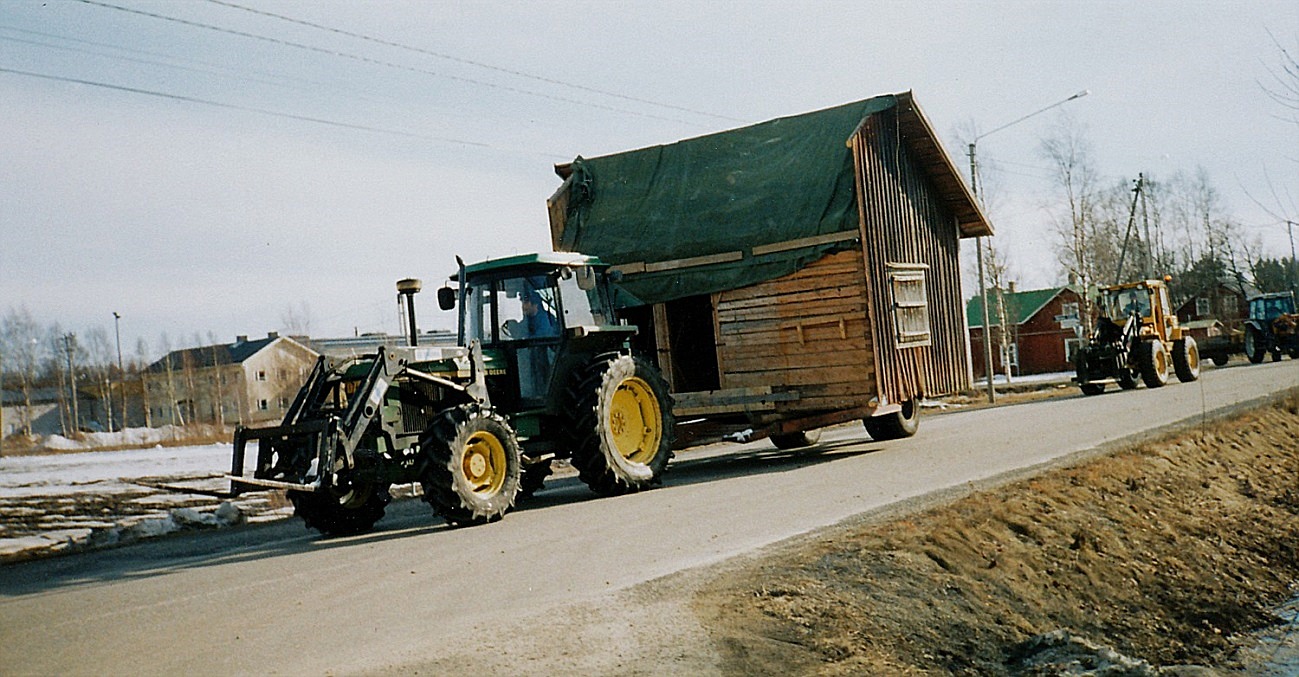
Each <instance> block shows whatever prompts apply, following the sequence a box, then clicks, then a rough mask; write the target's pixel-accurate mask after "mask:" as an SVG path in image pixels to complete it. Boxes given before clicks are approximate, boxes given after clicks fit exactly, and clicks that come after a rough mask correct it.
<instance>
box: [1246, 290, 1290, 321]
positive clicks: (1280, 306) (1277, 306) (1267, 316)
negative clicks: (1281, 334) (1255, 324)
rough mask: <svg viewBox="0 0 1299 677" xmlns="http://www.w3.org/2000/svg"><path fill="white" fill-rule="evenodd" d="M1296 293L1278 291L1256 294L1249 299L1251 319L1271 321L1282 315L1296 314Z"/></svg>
mask: <svg viewBox="0 0 1299 677" xmlns="http://www.w3.org/2000/svg"><path fill="white" fill-rule="evenodd" d="M1294 310H1295V309H1294V294H1293V293H1291V292H1288V291H1286V292H1276V293H1272V294H1263V295H1262V296H1255V297H1254V298H1252V299H1250V300H1249V319H1251V320H1257V321H1259V322H1271V321H1272V320H1275V319H1276V318H1278V317H1281V316H1282V315H1293V314H1294Z"/></svg>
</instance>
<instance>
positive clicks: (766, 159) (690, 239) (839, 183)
mask: <svg viewBox="0 0 1299 677" xmlns="http://www.w3.org/2000/svg"><path fill="white" fill-rule="evenodd" d="M900 98H902V99H904V100H905V101H906V103H907V104H908V105H907V107H906V108H907V112H908V113H911V114H914V115H915V116H917V117H918V118H923V116H920V114H919V113H918V111H915V110H914V107H913V104H911V100H910V95H909V94H902V95H892V94H891V95H886V96H879V97H874V98H871V99H866V100H864V101H857V102H853V103H849V104H844V105H841V106H836V107H834V108H827V109H824V110H820V111H815V112H812V113H805V114H802V115H796V116H792V117H786V118H779V119H776V120H771V121H768V122H763V123H759V124H756V125H752V126H749V127H743V128H740V129H735V130H730V131H725V132H719V133H716V134H710V135H707V136H701V137H697V138H693V139H687V140H684V141H679V142H677V143H673V144H668V145H663V146H653V147H650V148H643V149H640V150H634V151H628V152H625V153H618V154H614V155H607V156H603V157H597V158H590V159H586V158H582V157H578V158H577V159H576V160H574V161H573V162H572V163H571V164H569V165H564V166H561V167H559V168H557V171H558V172H559V173H560V175H561V176H566V177H568V180H567V181H566V183H565V186H567V196H566V198H567V210H566V211H565V212H564V215H563V224H562V226H561V227H560V228H555V227H554V226H555V224H553V223H552V229H554V232H555V235H556V242H555V246H556V248H557V249H559V250H561V251H575V252H582V253H584V254H593V255H596V256H599V257H600V258H601V259H602V260H604V261H605V262H607V263H611V264H613V265H615V266H622V267H623V268H625V269H627V270H628V271H629V273H628V275H627V277H626V278H625V280H624V282H623V284H622V285H621V286H622V287H623V289H624V290H625V291H626V292H628V293H629V294H630V295H631V296H632V297H634V298H624V299H622V305H640V304H642V303H658V302H662V301H667V300H671V299H674V298H680V297H683V296H689V295H695V294H707V293H712V292H717V291H722V290H725V289H734V288H738V287H743V286H747V285H750V284H755V283H757V282H761V281H764V280H768V279H772V278H776V277H780V276H782V275H787V274H789V273H792V272H795V271H797V270H798V269H799V268H801V267H803V266H806V265H807V264H809V263H811V262H813V261H815V260H817V259H819V258H820V257H821V256H823V255H825V254H827V253H829V252H832V251H836V250H841V249H844V248H846V247H853V246H856V241H855V239H854V238H855V236H856V234H857V233H858V218H859V217H858V213H857V203H856V195H855V191H854V183H855V174H854V168H853V160H852V155H851V152H850V150H849V148H848V145H847V142H848V139H849V138H850V137H851V136H852V135H853V133H854V132H855V131H856V130H857V129H858V127H859V125H861V123H862V122H863V120H865V119H866V118H868V117H869V116H871V115H875V114H878V113H882V112H885V111H889V110H891V109H894V108H896V107H898V104H899V99H900ZM924 127H925V129H926V131H927V132H928V131H929V130H928V128H927V124H925V125H924ZM930 135H931V136H932V134H931V133H930ZM926 143H928V144H930V146H931V147H933V148H937V147H938V143H937V140H936V139H932V138H931V139H929V140H927V141H926ZM931 155H932V153H931ZM939 155H942V153H941V150H939ZM942 157H943V158H944V162H943V167H941V168H939V171H942V172H944V173H946V174H949V175H951V174H954V170H953V168H952V166H951V164H950V162H947V161H946V159H945V155H944V156H942ZM927 170H928V171H930V172H934V171H935V168H934V167H927ZM570 174H571V175H570ZM944 178H945V181H944V182H939V185H940V190H944V191H947V192H951V191H952V190H953V189H952V188H951V186H953V185H956V186H959V192H960V193H961V195H959V196H957V199H963V200H966V201H968V202H969V204H973V203H972V200H970V198H969V196H968V193H967V192H966V191H965V188H964V184H962V183H960V179H959V177H956V178H955V181H954V182H953V181H952V178H953V177H952V176H946V177H944ZM557 197H559V196H557ZM974 212H975V214H976V216H977V217H978V219H979V225H980V226H981V227H983V228H986V224H985V223H983V222H982V215H981V214H978V212H977V207H976V208H974ZM554 218H556V216H555V214H554V213H553V212H552V219H554ZM817 236H823V237H822V239H821V241H819V242H816V243H811V244H806V243H805V244H804V246H798V247H795V248H792V249H785V250H781V251H763V250H762V249H763V247H762V246H763V245H773V244H779V243H788V242H791V241H797V240H801V239H804V238H811V237H817ZM836 237H837V239H836ZM827 240H832V241H827ZM754 247H758V249H759V251H757V252H755V251H754ZM699 257H714V258H713V259H711V260H708V261H707V265H682V264H683V263H694V264H697V263H699V262H700V261H699ZM683 259H693V261H689V262H683V261H682V260H683ZM639 264H646V265H644V266H643V267H642V266H640V265H639ZM674 264H676V265H674Z"/></svg>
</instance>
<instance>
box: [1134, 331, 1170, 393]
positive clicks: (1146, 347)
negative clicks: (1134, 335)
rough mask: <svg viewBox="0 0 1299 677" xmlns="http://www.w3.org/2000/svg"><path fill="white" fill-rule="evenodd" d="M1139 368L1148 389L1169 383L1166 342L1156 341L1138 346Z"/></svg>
mask: <svg viewBox="0 0 1299 677" xmlns="http://www.w3.org/2000/svg"><path fill="white" fill-rule="evenodd" d="M1137 366H1138V367H1139V369H1140V371H1141V380H1142V382H1144V383H1145V384H1146V387H1147V388H1159V387H1161V386H1163V385H1164V384H1165V383H1168V351H1166V350H1164V342H1163V341H1160V340H1159V339H1155V340H1153V341H1142V342H1141V343H1139V344H1137Z"/></svg>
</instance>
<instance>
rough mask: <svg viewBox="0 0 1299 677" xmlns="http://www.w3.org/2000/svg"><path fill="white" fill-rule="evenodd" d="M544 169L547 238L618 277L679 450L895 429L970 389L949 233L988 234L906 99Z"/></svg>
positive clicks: (884, 99)
mask: <svg viewBox="0 0 1299 677" xmlns="http://www.w3.org/2000/svg"><path fill="white" fill-rule="evenodd" d="M556 171H557V173H558V174H559V176H560V177H561V178H562V179H563V184H562V185H561V186H560V188H559V189H558V190H557V191H556V193H555V194H554V195H553V196H552V197H551V199H550V200H549V203H548V204H549V210H550V226H551V237H552V240H553V245H554V247H555V249H556V250H558V251H574V252H581V253H583V254H593V255H596V256H599V257H600V258H601V259H603V260H605V261H607V262H609V263H612V264H614V266H615V269H616V270H620V271H621V272H622V274H623V279H622V281H621V283H620V284H619V288H620V292H619V298H618V299H617V304H618V305H619V307H620V308H621V309H622V310H621V312H622V314H623V316H624V317H625V318H627V319H629V320H630V321H632V322H633V323H635V324H637V325H638V326H639V327H640V329H641V331H640V333H639V334H638V338H637V342H638V343H637V346H636V347H637V348H638V350H640V351H641V352H642V353H643V354H646V355H653V356H655V357H656V358H657V362H658V364H659V367H660V368H661V369H662V371H663V372H664V374H665V376H667V378H668V381H669V383H670V384H671V386H672V390H673V396H674V398H675V400H676V412H677V419H678V421H682V422H685V423H683V424H682V425H680V426H679V427H678V437H679V438H680V439H681V441H682V443H683V444H686V443H690V442H696V441H700V440H702V439H712V438H715V437H716V436H717V434H718V432H719V431H723V430H725V429H727V428H728V427H729V428H730V429H732V430H736V429H751V430H752V431H753V432H752V434H755V435H763V434H767V435H772V436H774V438H775V439H776V441H777V443H778V444H779V443H780V442H781V441H782V440H783V441H790V440H791V439H794V440H797V439H799V436H800V435H801V434H802V433H804V432H806V431H810V430H813V429H816V428H819V427H822V426H825V425H831V424H834V423H840V422H844V421H849V420H853V419H857V418H861V419H863V420H865V421H866V425H867V428H868V430H870V431H871V433H872V435H876V436H880V437H892V436H900V435H905V434H909V432H910V431H909V430H907V429H906V426H907V425H910V424H911V422H914V417H915V415H916V413H917V412H918V407H917V403H918V400H919V398H922V397H925V396H931V397H932V396H937V395H944V394H950V393H954V392H958V391H962V390H966V389H969V388H970V385H971V372H970V355H969V343H968V334H967V327H966V321H965V313H964V312H963V303H962V294H961V281H960V280H961V275H960V264H959V260H958V259H959V249H960V248H959V240H960V239H961V238H965V237H973V236H978V235H991V232H992V231H991V228H990V226H989V224H988V222H987V219H986V218H985V217H984V215H983V214H982V212H981V211H980V209H979V207H978V205H977V203H976V202H975V200H974V198H973V196H972V195H971V193H970V191H969V190H968V188H967V186H966V184H965V182H964V181H963V179H962V178H961V175H960V172H959V171H958V170H957V168H956V166H955V165H954V164H953V162H952V160H951V158H950V157H949V156H948V155H947V154H946V152H945V151H944V150H943V148H942V145H941V143H940V142H939V140H938V137H937V135H936V134H935V133H934V131H933V127H932V126H931V125H930V123H929V121H928V120H927V119H926V117H925V115H924V114H923V113H922V112H921V110H920V108H919V107H918V106H917V105H916V103H915V101H914V100H913V99H912V96H911V93H910V92H906V93H901V94H894V95H886V96H879V97H875V98H871V99H867V100H864V101H858V102H854V103H850V104H845V105H842V106H837V107H834V108H829V109H825V110H820V111H815V112H812V113H806V114H803V115H796V116H792V117H787V118H780V119H777V120H771V121H768V122H764V123H759V124H756V125H751V126H748V127H743V128H739V129H735V130H730V131H725V132H720V133H716V134H710V135H707V136H702V137H698V138H693V139H687V140H684V141H679V142H677V143H673V144H668V145H663V146H654V147H650V148H644V149H640V150H634V151H629V152H625V153H618V154H614V155H608V156H603V157H597V158H591V159H585V158H581V157H578V158H577V159H576V160H574V161H573V162H571V163H568V164H564V165H560V166H558V167H556ZM890 416H891V417H892V418H890ZM872 417H875V418H872ZM691 421H694V422H693V423H691ZM872 424H875V425H874V426H872ZM899 426H901V428H899ZM892 433H898V434H892Z"/></svg>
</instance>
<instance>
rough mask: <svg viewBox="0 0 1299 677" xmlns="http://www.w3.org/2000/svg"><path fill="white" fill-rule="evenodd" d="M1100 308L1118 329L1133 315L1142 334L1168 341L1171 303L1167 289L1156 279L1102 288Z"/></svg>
mask: <svg viewBox="0 0 1299 677" xmlns="http://www.w3.org/2000/svg"><path fill="white" fill-rule="evenodd" d="M1099 305H1100V309H1101V313H1103V314H1104V315H1105V316H1106V317H1108V318H1109V319H1110V320H1112V321H1113V322H1114V323H1115V324H1117V325H1119V326H1123V324H1124V323H1126V322H1127V319H1128V317H1130V316H1132V315H1134V314H1135V315H1136V316H1137V317H1138V318H1139V319H1140V322H1141V330H1142V331H1141V333H1142V334H1153V335H1155V336H1159V337H1161V338H1162V339H1164V340H1170V338H1171V336H1170V335H1171V334H1172V333H1173V329H1174V320H1172V319H1171V318H1173V309H1172V304H1171V303H1170V302H1169V299H1168V288H1167V287H1165V286H1164V285H1163V283H1162V282H1160V281H1158V280H1146V281H1144V282H1135V283H1132V284H1125V285H1118V286H1114V287H1107V288H1104V289H1102V290H1101V294H1100V298H1099Z"/></svg>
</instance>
